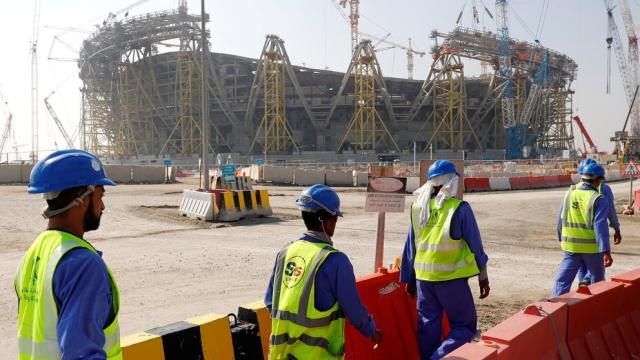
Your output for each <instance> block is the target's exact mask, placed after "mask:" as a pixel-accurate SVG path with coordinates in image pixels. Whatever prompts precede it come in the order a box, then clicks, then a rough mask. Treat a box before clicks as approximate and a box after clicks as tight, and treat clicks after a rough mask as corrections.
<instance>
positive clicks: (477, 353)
mask: <svg viewBox="0 0 640 360" xmlns="http://www.w3.org/2000/svg"><path fill="white" fill-rule="evenodd" d="M498 348H499V346H498V345H497V344H495V343H491V342H489V341H482V342H480V343H468V344H464V345H462V346H461V347H459V348H457V349H455V350H454V351H452V352H450V353H448V354H447V355H445V356H444V357H443V358H442V359H443V360H466V359H473V360H496V359H499V357H498Z"/></svg>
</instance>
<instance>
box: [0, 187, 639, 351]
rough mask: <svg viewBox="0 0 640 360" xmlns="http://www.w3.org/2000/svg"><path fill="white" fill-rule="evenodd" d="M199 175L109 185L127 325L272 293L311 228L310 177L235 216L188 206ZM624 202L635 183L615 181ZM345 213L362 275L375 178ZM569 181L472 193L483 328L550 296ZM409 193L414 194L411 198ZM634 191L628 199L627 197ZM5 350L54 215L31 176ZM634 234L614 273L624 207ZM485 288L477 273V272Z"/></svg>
mask: <svg viewBox="0 0 640 360" xmlns="http://www.w3.org/2000/svg"><path fill="white" fill-rule="evenodd" d="M185 187H190V185H185V184H172V185H124V186H118V187H116V188H110V189H108V192H107V194H106V196H105V203H106V206H107V209H106V210H105V213H104V215H103V220H102V226H101V227H100V229H99V230H98V231H96V232H92V233H89V234H87V239H88V240H89V241H90V242H92V243H93V244H94V245H95V246H96V247H97V248H98V249H99V250H102V251H103V252H104V258H105V260H106V262H107V263H108V264H109V266H110V268H111V269H112V271H113V273H114V274H115V276H116V278H117V279H118V283H119V286H120V291H121V298H122V309H121V314H120V324H121V327H122V334H124V335H126V334H131V333H134V332H139V331H143V330H146V329H149V328H153V327H156V326H161V325H166V324H169V323H172V322H176V321H180V320H183V319H186V318H188V317H192V316H197V315H203V314H206V313H212V312H214V313H229V312H235V311H236V310H237V307H238V305H242V304H245V303H249V302H253V301H255V300H258V299H261V298H262V295H263V292H264V289H265V287H266V283H267V280H268V276H269V274H270V271H271V269H272V266H273V261H274V258H275V254H276V252H277V251H278V249H279V248H280V247H282V246H283V245H284V244H286V243H287V242H289V241H291V240H293V239H295V238H296V236H298V235H299V234H300V232H301V231H302V230H303V224H302V220H301V219H299V217H298V212H297V210H296V209H295V207H294V205H293V201H294V199H295V197H296V195H297V194H298V193H299V191H300V188H294V187H269V190H270V193H271V196H272V197H271V204H272V207H273V209H274V216H273V217H272V218H268V219H251V220H244V221H241V222H237V223H232V224H222V223H207V224H202V223H198V222H196V221H192V220H188V219H185V218H180V217H178V216H177V215H176V210H177V207H178V204H179V202H180V199H181V190H182V189H183V188H185ZM612 187H613V190H614V193H615V195H616V196H617V198H618V203H619V204H621V203H622V202H623V199H626V196H627V194H628V183H618V184H614V185H612ZM338 191H339V192H340V196H341V197H342V200H343V204H344V205H343V209H344V212H345V217H344V218H343V219H341V220H340V221H339V223H338V228H337V232H336V235H335V236H334V241H335V245H336V247H337V248H339V249H341V250H342V251H344V252H346V253H347V254H348V255H349V257H350V258H351V260H352V262H353V264H354V268H355V270H356V272H357V274H358V275H364V274H367V273H370V272H371V271H372V270H373V258H374V253H375V229H376V219H377V216H376V215H375V214H371V213H365V212H364V190H362V189H339V190H338ZM563 193H564V189H554V190H539V191H518V192H501V193H484V194H466V195H465V200H467V201H468V202H469V203H470V204H471V206H472V208H473V209H474V212H475V214H476V217H477V219H478V223H479V225H480V229H481V232H482V236H483V241H484V245H485V250H486V252H487V253H488V255H489V257H490V262H489V277H490V280H491V288H492V290H491V296H490V297H489V298H487V299H485V300H477V305H478V312H479V321H480V329H481V330H484V329H487V328H489V327H491V326H492V325H494V324H496V323H498V322H500V321H501V320H503V319H504V318H506V317H508V316H509V315H510V314H512V313H514V312H516V311H517V310H519V309H521V308H522V307H523V306H524V305H526V304H527V303H529V302H532V301H536V300H539V299H542V298H544V297H546V296H549V293H550V291H551V287H552V284H553V279H554V276H555V273H556V270H557V267H558V264H559V261H560V258H561V251H560V249H559V245H558V242H557V240H556V235H555V217H556V213H557V209H558V206H559V204H560V200H561V198H562V195H563ZM409 199H411V197H409V198H408V199H407V200H408V201H407V206H409ZM625 201H626V200H625ZM0 204H1V206H0V218H2V222H1V223H0V230H2V234H3V236H2V237H0V309H1V310H0V358H3V359H4V358H15V351H14V350H13V349H15V348H16V340H15V339H16V337H15V336H16V335H15V334H16V314H17V309H16V305H17V302H16V297H15V292H14V289H13V277H14V272H15V268H16V266H17V263H18V261H19V259H20V257H21V256H22V254H23V252H24V251H25V250H26V248H27V247H28V246H29V245H30V243H31V242H32V241H33V239H34V238H35V237H36V236H37V234H38V233H39V232H40V231H41V230H42V229H43V228H44V227H45V225H46V223H45V220H43V219H42V218H41V217H40V215H39V212H40V209H41V208H42V206H43V200H42V199H40V198H39V197H36V196H28V195H27V194H26V193H25V187H24V186H1V187H0ZM621 223H622V234H623V243H622V244H621V245H619V246H615V247H614V255H613V256H614V261H615V262H614V264H613V266H612V268H610V269H608V270H607V273H608V274H609V275H611V274H618V273H621V272H624V271H627V270H630V269H632V268H635V267H638V266H640V261H639V259H638V256H640V217H638V216H636V217H635V218H629V217H621ZM408 226H409V216H408V214H407V213H404V214H387V231H386V245H385V263H387V264H390V263H392V262H393V260H394V259H395V258H396V257H397V256H399V255H400V254H401V252H402V248H403V245H404V241H405V236H406V231H407V229H408ZM471 284H472V289H473V291H474V294H475V296H476V297H477V294H478V291H477V282H476V281H475V279H474V280H472V281H471Z"/></svg>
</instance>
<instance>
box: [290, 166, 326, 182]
mask: <svg viewBox="0 0 640 360" xmlns="http://www.w3.org/2000/svg"><path fill="white" fill-rule="evenodd" d="M293 183H294V184H295V185H302V186H310V185H315V184H324V183H325V174H324V171H316V170H301V169H295V170H294V171H293Z"/></svg>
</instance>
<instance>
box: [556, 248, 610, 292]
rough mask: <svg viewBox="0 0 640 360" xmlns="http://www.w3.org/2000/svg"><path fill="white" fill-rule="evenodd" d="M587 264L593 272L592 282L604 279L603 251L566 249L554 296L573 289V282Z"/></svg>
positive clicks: (591, 272) (590, 271)
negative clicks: (593, 252)
mask: <svg viewBox="0 0 640 360" xmlns="http://www.w3.org/2000/svg"><path fill="white" fill-rule="evenodd" d="M583 265H584V266H586V268H587V269H588V270H589V273H590V274H591V283H592V284H593V283H596V282H598V281H602V280H604V259H603V254H602V253H597V254H578V253H570V252H567V251H565V252H564V253H563V257H562V261H561V262H560V270H559V271H558V276H557V277H556V283H555V285H554V287H553V294H552V295H551V296H552V297H556V296H560V295H562V294H566V293H568V292H569V291H571V284H572V283H573V280H574V279H575V277H576V274H577V273H578V270H580V268H581V267H582V266H583Z"/></svg>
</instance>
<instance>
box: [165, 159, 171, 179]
mask: <svg viewBox="0 0 640 360" xmlns="http://www.w3.org/2000/svg"><path fill="white" fill-rule="evenodd" d="M171 165H173V162H172V161H171V159H164V183H165V184H168V183H170V182H171V179H169V168H170V167H171Z"/></svg>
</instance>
